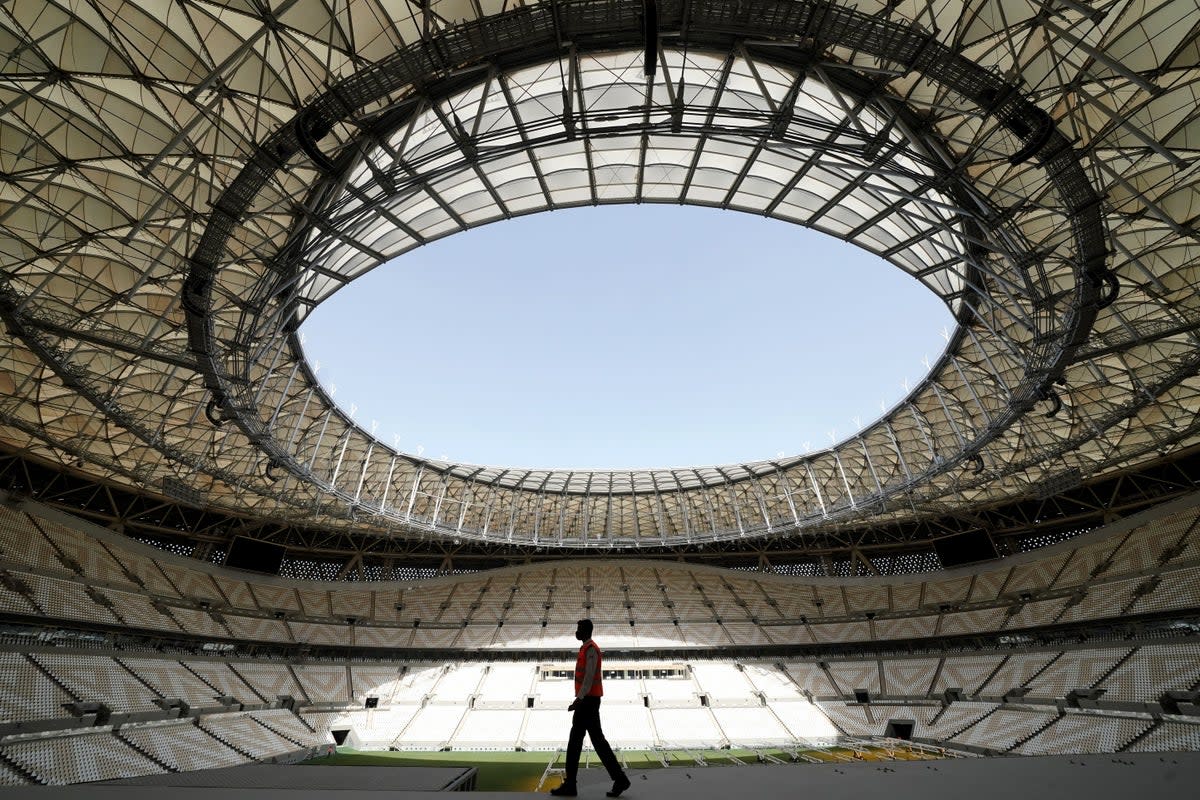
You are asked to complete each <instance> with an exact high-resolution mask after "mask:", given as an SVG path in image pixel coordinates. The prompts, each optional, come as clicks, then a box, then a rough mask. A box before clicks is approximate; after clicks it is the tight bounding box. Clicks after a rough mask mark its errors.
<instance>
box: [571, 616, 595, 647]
mask: <svg viewBox="0 0 1200 800" xmlns="http://www.w3.org/2000/svg"><path fill="white" fill-rule="evenodd" d="M575 633H576V637H577V638H578V639H579V641H581V642H586V641H587V640H588V639H590V638H592V621H591V620H590V619H581V620H579V622H577V623H576V628H575Z"/></svg>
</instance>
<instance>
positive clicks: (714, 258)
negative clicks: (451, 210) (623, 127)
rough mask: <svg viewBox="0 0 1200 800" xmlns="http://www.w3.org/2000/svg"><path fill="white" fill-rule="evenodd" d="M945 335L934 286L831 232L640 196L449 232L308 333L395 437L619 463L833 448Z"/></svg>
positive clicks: (364, 417) (504, 457)
mask: <svg viewBox="0 0 1200 800" xmlns="http://www.w3.org/2000/svg"><path fill="white" fill-rule="evenodd" d="M952 327H953V321H952V319H951V317H950V314H949V312H948V311H947V310H946V309H945V307H944V306H943V305H942V304H941V302H940V301H939V300H938V299H937V298H936V297H935V296H934V295H933V294H932V293H931V292H929V291H928V290H926V289H925V288H924V287H922V286H921V285H920V284H918V283H917V282H916V281H915V280H913V279H912V278H910V277H908V276H907V275H905V274H904V273H902V272H901V271H900V270H898V269H896V268H895V267H892V266H890V265H889V264H887V263H886V262H884V261H882V260H880V259H878V258H876V257H875V256H872V255H870V254H868V253H866V252H864V251H862V250H860V249H858V248H856V247H853V246H851V245H847V244H845V243H843V242H840V241H838V240H837V239H834V238H832V237H829V236H825V235H823V234H820V233H816V232H814V231H810V230H808V229H805V228H801V227H799V226H796V225H788V224H786V223H781V222H778V221H775V220H769V219H765V218H762V217H757V216H751V215H748V214H741V213H737V212H731V211H724V212H722V211H717V210H713V209H706V208H692V207H681V206H661V205H660V206H656V205H641V206H601V207H597V208H581V209H570V210H564V211H554V212H550V213H543V214H537V215H534V216H530V217H522V218H518V219H515V220H510V221H506V222H499V223H495V224H492V225H488V226H484V227H482V228H476V229H473V230H470V231H467V232H465V233H460V234H456V235H453V236H451V237H448V238H446V239H442V240H440V241H437V242H434V243H433V244H430V245H427V246H425V247H422V248H419V249H417V250H415V251H412V252H410V253H408V254H407V255H405V256H402V257H401V258H399V259H397V260H395V261H392V262H391V263H388V264H385V265H383V266H382V267H379V268H378V269H376V270H375V271H373V272H371V273H370V274H368V275H366V276H364V277H362V278H360V279H359V280H357V281H355V282H354V283H352V284H351V285H350V286H348V287H347V288H345V289H343V290H341V291H340V292H338V293H337V294H336V295H334V296H333V297H332V298H330V299H329V300H327V301H326V302H325V303H324V304H322V305H321V306H320V307H318V308H317V309H316V311H314V312H313V314H312V315H311V316H310V318H309V319H308V320H307V321H306V322H305V323H304V326H303V327H302V328H301V331H302V333H303V335H304V337H305V351H306V353H307V355H308V358H309V360H310V361H313V362H318V363H319V365H320V372H319V378H320V380H321V382H322V384H324V385H325V386H326V388H331V387H333V386H336V387H337V393H336V399H337V401H338V403H339V404H340V405H341V406H342V407H343V408H345V409H347V410H350V408H351V405H354V406H357V412H356V413H355V419H356V420H357V421H358V422H359V423H360V424H361V425H363V426H364V427H365V428H367V429H368V430H370V429H371V427H372V423H373V422H374V423H377V424H376V432H377V435H378V436H379V438H380V439H381V440H382V441H384V442H386V443H388V444H393V442H394V438H395V437H398V438H396V441H398V444H399V447H400V448H401V449H402V450H405V451H408V452H417V451H418V449H420V450H421V451H423V453H424V455H425V456H427V457H434V458H439V457H442V456H447V457H449V458H450V459H452V460H455V461H460V462H470V463H480V464H503V465H511V466H529V467H605V468H622V467H663V466H684V465H700V464H720V463H729V462H736V461H744V460H754V459H759V458H770V457H774V456H776V455H777V454H779V453H781V452H782V453H786V454H789V455H791V454H795V453H801V452H804V451H805V450H806V449H808V448H811V449H814V450H815V449H819V448H821V447H824V446H826V445H828V444H829V443H830V435H829V434H830V432H831V431H836V436H837V438H839V439H840V438H842V437H844V436H846V435H847V434H849V433H851V432H852V431H854V430H856V429H857V427H858V425H856V423H855V419H854V418H855V417H858V418H859V420H860V421H861V422H862V423H864V424H865V423H868V422H870V421H871V420H874V419H875V418H877V417H878V416H879V415H880V413H881V412H880V402H881V401H883V402H884V403H886V404H887V405H888V406H890V405H891V404H892V403H894V402H896V401H897V400H899V399H900V398H901V397H902V396H903V394H904V387H903V382H904V380H905V379H908V381H909V382H910V383H911V384H915V383H916V382H917V381H919V380H920V378H921V376H923V375H924V374H925V372H926V368H925V366H924V365H923V364H922V358H923V357H928V359H929V361H930V362H931V363H932V362H933V360H934V359H936V358H937V357H938V355H940V354H941V352H942V350H943V349H944V347H945V339H944V338H943V331H944V330H948V329H952Z"/></svg>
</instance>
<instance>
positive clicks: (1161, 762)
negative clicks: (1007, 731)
mask: <svg viewBox="0 0 1200 800" xmlns="http://www.w3.org/2000/svg"><path fill="white" fill-rule="evenodd" d="M235 769H238V768H235ZM255 769H259V770H261V775H260V776H259V778H257V779H256V780H254V781H253V782H251V781H249V780H247V782H246V783H244V784H242V785H240V786H230V785H225V784H229V783H231V781H230V780H229V779H228V778H220V779H205V778H203V777H200V776H198V775H197V776H196V777H195V778H194V779H189V782H190V783H192V785H187V786H180V785H173V786H171V787H170V789H169V795H170V798H171V800H214V798H220V800H368V798H370V797H372V796H375V797H377V796H378V795H377V794H376V793H377V792H380V791H387V792H392V793H397V792H399V793H401V794H403V796H404V799H405V800H432V798H433V795H434V794H435V792H433V791H429V787H430V784H431V782H432V781H436V780H440V779H441V778H440V776H434V775H433V774H432V773H428V774H421V773H427V771H428V769H429V768H424V767H418V768H414V770H415V771H413V772H411V773H409V775H408V777H405V773H406V772H408V768H393V769H387V770H380V769H378V768H358V767H340V768H329V769H341V770H350V772H347V773H343V775H344V776H347V777H345V778H343V780H344V781H347V782H348V783H347V782H343V783H341V784H337V783H330V782H329V781H328V780H326V779H318V776H317V775H316V774H315V773H314V774H312V775H310V776H309V777H308V778H307V779H306V780H300V779H301V778H302V777H303V776H305V775H306V774H307V771H308V770H313V769H322V768H320V767H288V766H282V767H257V768H255ZM276 770H279V771H280V772H278V773H276V774H274V775H272V772H273V771H276ZM439 771H442V772H446V771H447V770H445V769H440V770H439ZM380 772H387V773H394V774H392V775H387V776H385V775H381V774H378V773H380ZM352 773H356V774H355V775H354V777H353V778H351V777H349V776H350V775H351V774H352ZM330 775H331V776H332V773H330ZM162 777H165V778H182V777H183V776H178V775H177V776H162ZM245 777H246V778H247V779H249V778H250V777H251V776H250V775H249V774H247V775H246V776H245ZM630 777H632V779H633V787H632V788H630V789H629V791H627V792H626V793H625V795H623V796H624V797H628V798H630V799H631V800H642V799H643V798H647V799H648V798H654V799H655V800H730V798H745V797H754V798H764V797H765V798H776V797H778V798H785V797H803V798H821V800H842V799H843V798H844V800H862V798H868V797H870V798H881V800H882V799H884V798H886V799H887V800H891V798H896V800H908V799H909V798H922V799H923V800H924V799H925V798H928V799H929V800H943V798H944V800H1063V798H1065V797H1079V798H1084V799H1085V800H1151V798H1154V800H1158V798H1172V797H1179V798H1185V797H1195V796H1196V785H1197V779H1198V778H1200V753H1137V754H1130V755H1124V754H1117V755H1096V756H1036V757H1021V758H970V759H966V758H964V759H947V760H944V761H907V762H906V761H895V762H856V763H852V764H794V765H793V764H788V765H755V766H746V767H672V768H670V769H655V770H646V771H644V772H634V773H632V774H631V776H630ZM197 780H198V781H199V784H204V783H208V784H213V785H197V784H196V781H197ZM237 782H240V780H239V781H237ZM349 784H352V785H349ZM579 784H580V786H579V789H580V792H579V796H580V797H587V798H603V797H604V792H605V790H606V789H607V788H608V786H609V782H608V776H607V775H605V774H604V771H603V770H601V769H588V770H584V771H582V772H581V773H580V776H579ZM333 786H339V787H340V788H332V787H333ZM165 794H167V792H164V786H163V785H162V783H159V784H157V785H156V784H151V783H147V782H142V781H138V782H137V783H132V782H122V783H110V784H90V785H78V786H64V787H17V788H12V789H4V790H0V798H3V800H9V798H13V800H16V798H30V799H31V800H34V799H36V800H85V798H86V800H160V799H161V798H162V797H163V796H164V795H165ZM437 794H439V795H441V796H444V795H443V794H442V793H440V792H437ZM473 796H474V797H476V798H479V800H515V798H516V797H517V794H516V793H505V792H476V793H474V795H473ZM521 796H523V797H535V796H538V795H525V794H523V795H521Z"/></svg>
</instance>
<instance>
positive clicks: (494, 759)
mask: <svg viewBox="0 0 1200 800" xmlns="http://www.w3.org/2000/svg"><path fill="white" fill-rule="evenodd" d="M764 753H765V754H767V755H770V756H774V757H775V758H778V759H779V760H781V761H791V760H792V757H791V755H790V754H789V753H787V752H785V751H783V750H766V751H762V750H760V751H755V750H740V749H736V748H735V749H732V750H693V751H662V752H659V751H649V750H622V751H620V752H619V753H618V757H619V758H621V760H622V761H623V762H624V763H626V764H628V765H629V768H630V769H631V770H645V769H660V768H662V766H663V763H662V759H664V758H665V759H666V760H667V763H668V764H669V765H670V766H673V767H674V766H680V767H682V766H696V756H700V757H701V758H703V759H704V760H705V761H706V762H707V763H708V764H710V765H712V766H722V765H728V764H734V763H737V761H735V760H734V759H737V760H739V761H742V762H744V763H754V762H756V761H758V760H759V755H760V754H764ZM803 755H805V756H807V757H809V758H811V759H814V760H820V761H833V760H843V759H846V758H849V757H851V756H852V751H850V750H844V749H842V748H832V749H829V750H811V751H808V750H806V751H803ZM882 755H883V754H882V752H880V753H879V754H878V755H876V754H875V753H873V752H871V751H866V752H863V751H859V757H860V758H866V759H871V758H872V756H874V757H877V758H878V757H881V756H882ZM909 757H917V758H919V757H921V756H919V755H918V754H916V753H912V754H909ZM562 759H563V754H562V753H558V754H555V753H549V752H513V751H484V752H475V751H452V752H433V753H423V752H379V751H360V750H352V749H350V748H348V747H339V748H338V750H337V752H336V753H334V754H333V755H329V756H323V757H321V758H315V759H312V760H310V761H306V762H304V763H305V764H325V765H338V766H363V767H403V766H439V767H475V768H476V769H477V770H478V776H477V779H476V786H475V788H476V789H478V790H479V791H491V792H532V791H535V790H536V789H537V786H538V782H539V781H540V780H541V779H542V775H543V774H544V773H545V771H546V766H547V765H548V764H549V763H550V761H551V760H554V761H555V764H554V766H555V767H559V768H561V767H562ZM581 767H583V768H585V769H586V768H600V764H599V762H598V761H597V759H596V754H595V753H592V752H590V751H584V754H583V763H582V764H581ZM558 784H559V779H558V777H552V778H550V780H549V781H548V782H547V783H546V785H544V786H543V787H542V790H543V791H548V790H549V789H552V788H554V787H555V786H557V785H558Z"/></svg>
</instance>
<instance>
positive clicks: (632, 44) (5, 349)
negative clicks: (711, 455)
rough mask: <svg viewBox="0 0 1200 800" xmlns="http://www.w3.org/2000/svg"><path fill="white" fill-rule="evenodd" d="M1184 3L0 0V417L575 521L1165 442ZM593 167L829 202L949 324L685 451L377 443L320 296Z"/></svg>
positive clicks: (1008, 482) (207, 493)
mask: <svg viewBox="0 0 1200 800" xmlns="http://www.w3.org/2000/svg"><path fill="white" fill-rule="evenodd" d="M1198 32H1200V10H1198V9H1197V7H1196V5H1195V3H1193V2H1185V1H1183V0H1175V1H1174V2H1155V0H1138V1H1137V2H1126V1H1124V0H1119V1H1117V2H1093V3H1084V2H1077V1H1076V0H1005V1H1003V2H997V1H996V0H977V1H974V2H953V1H950V2H937V3H934V2H875V1H874V0H861V1H860V2H855V3H839V2H809V1H808V0H747V1H743V2H734V0H551V2H544V3H526V4H517V3H510V2H487V3H482V2H475V1H474V0H471V1H468V0H441V2H438V0H433V1H432V2H429V3H426V4H424V5H406V4H405V3H403V2H383V0H280V1H279V2H268V1H267V0H223V1H222V2H216V1H215V0H213V1H206V0H163V2H161V3H158V4H156V5H155V6H154V7H153V9H150V8H141V7H135V6H133V5H131V4H125V3H119V2H115V0H93V2H72V3H66V2H61V3H60V2H36V3H35V2H22V1H21V0H16V2H4V3H0V35H2V36H3V37H4V41H5V47H4V51H5V53H6V57H5V60H4V62H3V67H2V69H0V109H2V111H0V172H2V177H3V182H2V183H0V191H2V192H3V194H2V202H0V258H2V259H3V276H2V277H3V283H2V285H0V316H2V317H3V319H4V321H5V324H6V329H7V332H6V334H5V336H4V338H3V340H0V346H2V350H0V386H2V387H3V390H4V391H3V397H2V398H0V422H2V423H3V428H2V429H0V437H2V438H3V440H4V442H5V443H6V446H7V447H8V448H9V449H10V450H18V451H22V452H25V453H27V454H29V455H31V456H33V457H35V458H37V459H40V460H42V461H51V462H55V463H59V464H63V465H65V466H70V467H72V468H73V469H77V470H82V471H84V472H85V473H87V474H88V475H90V476H91V477H92V478H94V479H96V480H99V481H103V482H108V483H112V484H116V485H121V486H125V487H129V488H130V489H132V490H134V491H135V492H149V493H152V494H159V495H163V494H165V495H167V496H170V497H174V498H175V499H181V498H182V499H184V500H186V501H187V502H190V503H192V504H194V505H207V506H210V507H212V508H214V509H221V510H225V511H228V512H232V513H235V514H241V515H248V516H250V517H254V518H258V519H263V520H272V521H275V522H278V523H283V524H288V523H296V522H303V523H304V524H306V525H312V526H318V527H321V528H324V529H328V530H344V531H350V532H353V533H354V534H355V535H364V536H371V535H375V534H381V533H385V534H398V535H402V536H406V537H413V536H414V535H417V534H419V535H420V536H421V537H425V538H428V537H434V538H442V537H444V538H457V539H460V540H468V541H477V542H480V543H483V544H485V545H488V546H493V545H496V546H504V545H513V546H518V547H531V546H538V547H547V546H549V547H555V548H565V549H570V550H572V551H576V552H577V551H579V550H581V549H587V548H592V547H596V548H602V549H605V550H611V549H613V548H635V547H640V548H646V547H653V548H663V549H666V548H677V547H688V546H691V545H695V544H701V543H706V542H725V541H728V540H731V539H736V540H748V539H762V538H766V539H771V538H775V537H780V538H786V539H788V540H789V541H794V540H795V539H796V537H802V536H804V535H808V534H812V535H817V534H821V533H822V532H829V531H835V530H844V529H846V527H847V526H853V527H855V528H859V529H862V528H867V527H870V526H919V525H921V524H923V523H925V522H928V521H930V520H936V519H940V518H947V517H951V518H953V517H954V516H955V515H962V514H969V513H971V512H972V510H974V509H980V508H984V507H991V506H996V505H998V504H1001V503H1012V502H1017V501H1020V500H1021V499H1022V498H1027V497H1030V496H1043V497H1044V496H1047V495H1050V494H1054V493H1055V492H1056V491H1061V490H1069V489H1071V488H1072V487H1073V486H1076V485H1078V484H1079V483H1080V482H1089V481H1095V480H1097V479H1103V478H1104V477H1105V476H1107V475H1112V474H1116V473H1118V472H1120V471H1127V470H1129V469H1131V468H1135V467H1138V465H1144V464H1146V463H1147V462H1149V461H1152V460H1154V459H1159V458H1163V457H1167V458H1170V457H1172V456H1173V454H1176V453H1179V452H1181V451H1182V450H1183V449H1184V448H1186V447H1188V446H1190V445H1193V444H1196V442H1197V436H1196V434H1197V430H1198V426H1200V423H1198V422H1197V420H1196V411H1197V410H1198V409H1200V401H1198V399H1197V392H1196V389H1197V386H1198V383H1197V378H1196V372H1197V366H1198V364H1200V350H1198V349H1197V326H1198V323H1200V308H1198V301H1197V297H1196V291H1195V289H1194V285H1195V276H1194V272H1195V270H1196V266H1195V265H1196V263H1197V255H1198V252H1200V251H1198V247H1197V241H1196V220H1197V214H1198V213H1200V196H1198V193H1197V188H1196V183H1197V161H1198V158H1197V153H1196V149H1197V146H1198V145H1200V125H1198V123H1197V106H1198V104H1197V87H1198V86H1200V83H1198V81H1197V79H1198V78H1200V70H1198V66H1200V44H1198V40H1197V35H1198ZM610 202H611V203H617V202H622V203H628V202H635V203H637V202H669V203H693V204H703V205H710V206H716V207H720V208H728V209H735V210H741V211H748V212H753V213H759V214H765V215H768V216H772V217H775V218H778V219H780V220H783V221H788V222H792V223H798V224H802V225H806V226H810V227H813V228H816V229H819V230H822V231H824V232H827V233H829V234H832V235H834V236H837V237H839V238H842V239H845V240H848V241H852V242H854V243H856V244H858V245H859V246H862V247H864V248H866V249H868V250H871V251H873V252H875V253H878V254H879V255H881V256H883V257H884V258H887V259H888V260H890V261H891V262H892V263H893V264H895V265H896V266H897V267H898V268H900V269H903V270H905V271H907V272H909V273H910V274H912V275H913V276H914V277H916V278H917V279H919V280H921V281H923V282H924V283H925V284H926V285H927V286H928V287H929V288H930V289H931V290H932V291H934V292H936V293H938V294H939V296H941V297H942V298H943V299H944V301H945V302H946V303H947V304H948V305H949V306H950V307H951V308H952V309H953V310H954V312H955V315H956V318H957V320H958V329H957V331H956V332H955V333H954V335H953V336H952V338H951V341H950V344H949V347H948V348H947V351H946V352H945V354H944V355H943V357H942V358H941V360H940V361H939V362H938V363H937V364H935V365H934V366H933V367H932V369H931V372H930V373H929V375H928V376H927V378H926V379H925V380H924V381H923V382H922V384H921V385H920V386H918V387H917V388H916V389H914V390H913V391H912V393H911V394H910V395H909V396H908V397H907V398H906V399H905V400H904V401H903V402H901V403H900V404H898V405H897V406H896V407H895V408H893V409H892V410H891V411H890V412H888V413H886V414H885V415H884V416H883V417H882V418H881V419H879V420H878V421H876V422H875V423H873V424H871V425H868V426H867V427H866V428H864V429H863V430H862V431H860V432H858V433H857V434H855V435H854V436H852V437H850V438H849V439H847V440H845V441H843V442H841V443H840V444H838V445H836V446H834V447H831V448H829V449H828V450H825V451H822V452H819V453H815V454H810V455H806V456H803V457H793V458H788V459H782V460H768V461H761V462H754V463H745V464H734V465H727V466H720V467H697V468H694V469H686V470H678V469H676V470H661V471H656V470H643V471H623V472H611V471H610V472H603V471H587V472H567V471H556V470H532V469H515V468H499V467H482V466H473V465H467V464H457V463H442V462H438V461H431V460H428V459H422V458H419V457H416V456H413V455H411V454H405V453H402V452H397V451H396V450H394V449H392V448H389V447H387V446H385V445H384V444H382V443H381V442H378V441H376V440H375V439H374V438H373V437H372V436H371V435H370V433H369V432H367V431H364V430H362V429H361V428H360V427H358V426H357V425H356V424H355V423H354V421H353V419H352V418H351V417H350V416H349V415H347V414H346V413H344V412H343V411H341V410H340V409H339V408H337V406H336V405H335V404H334V403H333V402H332V400H331V398H330V397H328V396H327V395H326V394H325V393H324V392H323V391H322V390H321V388H320V386H319V384H318V383H317V381H316V380H315V377H314V376H313V374H312V372H311V371H310V370H309V368H308V366H307V364H306V363H305V361H304V355H303V351H302V348H301V346H300V343H299V340H298V337H297V335H296V330H297V327H298V325H299V323H300V322H301V321H302V320H303V318H304V316H305V314H306V313H307V312H308V310H310V309H311V308H312V307H313V306H314V305H315V304H317V303H319V302H321V301H322V300H323V299H325V298H326V297H328V296H329V295H330V294H332V293H333V292H335V291H336V290H337V289H338V288H339V287H340V286H343V285H345V284H346V283H347V282H349V281H351V280H353V279H354V278H355V277H357V276H359V275H361V274H363V273H364V272H366V271H368V270H370V269H372V268H374V267H376V266H378V265H379V264H382V263H384V262H385V261H387V260H388V259H390V258H392V257H395V256H397V255H400V254H402V253H404V252H405V251H407V250H409V249H411V248H413V247H416V246H419V245H421V244H423V243H426V242H428V241H430V240H433V239H436V238H438V237H441V236H446V235H450V234H453V233H455V232H457V231H461V230H464V229H467V228H470V227H473V226H477V225H482V224H486V223H488V222H491V221H495V220H499V219H505V218H509V217H512V216H515V215H519V214H528V213H535V212H538V211H542V210H547V209H554V208H562V207H567V206H575V205H588V204H595V203H610ZM564 258H569V254H564ZM847 324H860V322H859V321H855V320H848V321H847ZM398 368H401V369H402V368H403V365H398ZM830 390H831V391H836V389H835V388H831V389H830ZM780 402H788V400H787V399H786V398H781V399H780Z"/></svg>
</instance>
